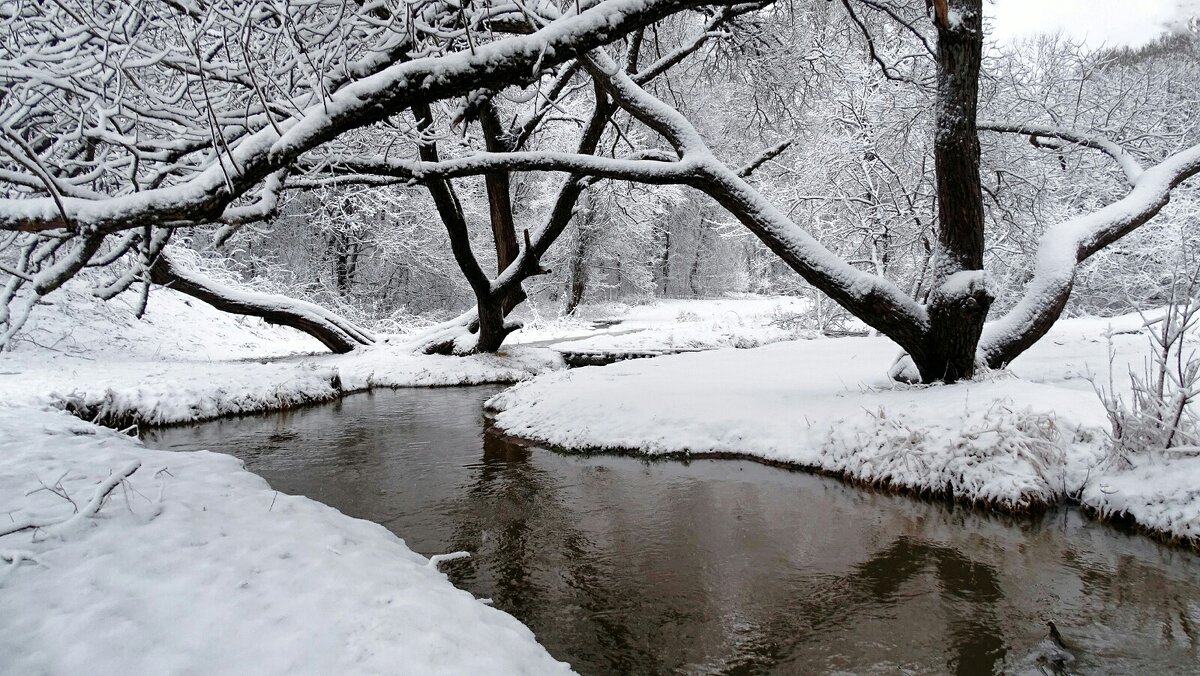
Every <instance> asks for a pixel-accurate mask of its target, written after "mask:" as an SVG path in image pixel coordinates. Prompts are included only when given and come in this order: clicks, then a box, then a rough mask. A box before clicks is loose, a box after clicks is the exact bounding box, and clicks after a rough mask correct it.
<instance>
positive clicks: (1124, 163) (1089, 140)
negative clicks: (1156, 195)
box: [979, 122, 1145, 186]
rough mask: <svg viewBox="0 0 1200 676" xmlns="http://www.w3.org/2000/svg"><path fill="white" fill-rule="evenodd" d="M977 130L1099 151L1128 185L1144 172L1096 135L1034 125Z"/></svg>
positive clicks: (1119, 149) (1125, 153) (1001, 125)
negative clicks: (1117, 168)
mask: <svg viewBox="0 0 1200 676" xmlns="http://www.w3.org/2000/svg"><path fill="white" fill-rule="evenodd" d="M979 129H980V130H981V131H995V132H1002V133H1010V134H1023V135H1027V136H1029V140H1030V143H1032V144H1034V145H1035V146H1037V145H1038V139H1039V138H1054V139H1058V140H1060V141H1066V142H1067V143H1070V144H1072V145H1077V146H1080V147H1081V148H1091V149H1093V150H1099V151H1100V152H1102V153H1105V154H1106V155H1108V156H1109V157H1111V158H1112V159H1113V160H1114V161H1115V162H1116V163H1117V166H1119V167H1120V168H1121V171H1122V172H1123V173H1124V174H1125V180H1126V181H1128V182H1129V185H1131V186H1132V185H1134V184H1136V183H1137V180H1138V177H1139V176H1141V175H1142V172H1143V171H1145V170H1144V169H1143V168H1142V165H1141V163H1140V162H1138V161H1137V159H1136V158H1134V157H1133V155H1130V154H1129V152H1128V151H1126V150H1125V148H1123V147H1121V146H1120V145H1119V144H1117V143H1114V142H1113V141H1111V140H1109V139H1107V138H1105V137H1103V136H1100V135H1097V134H1085V133H1082V132H1078V131H1073V130H1070V129H1061V128H1058V127H1047V126H1042V125H1036V124H1013V123H1007V122H980V123H979Z"/></svg>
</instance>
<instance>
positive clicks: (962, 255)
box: [912, 0, 992, 383]
mask: <svg viewBox="0 0 1200 676" xmlns="http://www.w3.org/2000/svg"><path fill="white" fill-rule="evenodd" d="M982 5H983V3H982V0H948V1H946V2H937V3H935V15H934V23H935V24H936V25H937V30H938V48H937V64H938V91H937V111H936V112H937V129H936V130H935V137H934V150H933V155H934V165H935V170H936V174H937V191H938V246H939V248H940V253H941V255H940V256H939V257H938V269H937V270H936V271H935V274H934V285H933V292H932V293H931V294H930V298H929V306H928V311H929V332H928V336H927V338H926V340H925V342H926V344H927V349H926V350H924V352H923V354H920V355H912V356H913V360H914V362H915V363H916V366H917V369H918V370H919V371H920V372H921V379H922V380H923V381H925V382H931V381H935V380H941V381H944V382H947V383H952V382H954V381H956V380H960V379H963V378H970V377H972V376H974V375H975V362H976V354H975V353H976V348H977V346H978V344H979V337H980V335H981V334H982V333H983V324H984V321H985V320H986V319H987V313H988V309H989V308H990V307H991V304H992V295H991V293H990V292H989V291H988V289H987V284H986V282H985V278H984V274H983V245H984V230H983V222H984V220H983V219H984V213H983V192H982V189H981V188H980V183H979V131H978V129H977V128H976V117H977V111H978V97H979V67H980V61H981V58H982V53H983V24H982V21H983V6H982Z"/></svg>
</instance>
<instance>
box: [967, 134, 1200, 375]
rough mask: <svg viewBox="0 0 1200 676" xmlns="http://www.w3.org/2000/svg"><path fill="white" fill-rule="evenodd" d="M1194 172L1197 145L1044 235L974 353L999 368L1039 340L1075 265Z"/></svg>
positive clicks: (1146, 216) (1135, 223)
mask: <svg viewBox="0 0 1200 676" xmlns="http://www.w3.org/2000/svg"><path fill="white" fill-rule="evenodd" d="M1197 173H1200V145H1196V146H1192V147H1191V148H1188V149H1187V150H1184V151H1182V152H1179V153H1176V154H1174V155H1172V156H1170V157H1168V158H1167V159H1165V160H1163V161H1162V162H1160V163H1159V164H1156V165H1154V166H1152V167H1150V168H1149V169H1147V170H1145V171H1144V172H1142V173H1141V174H1140V175H1139V176H1138V177H1137V178H1136V179H1135V180H1134V181H1133V189H1132V190H1130V191H1129V193H1128V194H1126V195H1125V196H1124V197H1123V198H1121V199H1120V200H1118V201H1116V202H1113V203H1112V204H1109V205H1108V206H1106V207H1104V208H1102V209H1099V210H1098V211H1094V212H1092V213H1088V214H1084V215H1083V216H1079V217H1077V218H1073V219H1071V220H1069V221H1066V222H1065V223H1060V224H1058V225H1055V226H1052V227H1051V228H1050V229H1049V230H1048V231H1046V233H1045V234H1044V235H1043V236H1042V239H1041V242H1040V243H1039V245H1038V250H1037V260H1036V263H1035V266H1034V274H1033V279H1032V280H1030V282H1029V284H1028V286H1027V287H1026V289H1025V291H1024V293H1023V294H1022V296H1021V300H1020V301H1019V302H1018V303H1017V304H1016V306H1015V307H1013V308H1012V309H1011V310H1009V311H1008V313H1007V314H1005V315H1004V316H1003V317H1001V318H1000V319H998V320H996V321H994V322H990V323H988V324H987V326H986V327H985V328H984V333H983V337H982V338H981V339H980V344H979V352H980V354H981V356H982V357H983V358H985V359H986V360H987V363H988V364H989V365H990V366H992V367H993V368H999V367H1001V366H1004V365H1005V364H1008V363H1009V362H1011V361H1012V360H1013V359H1015V358H1016V357H1017V356H1018V355H1020V354H1021V353H1022V352H1024V351H1025V350H1026V349H1027V348H1029V347H1030V346H1031V345H1033V344H1034V343H1035V342H1037V341H1038V339H1040V338H1041V337H1042V336H1044V335H1045V334H1046V332H1047V331H1049V330H1050V327H1051V326H1052V325H1053V324H1054V322H1055V321H1057V319H1058V317H1059V315H1060V314H1061V313H1062V310H1063V308H1064V307H1065V306H1066V303H1067V300H1068V299H1069V298H1070V294H1071V288H1072V286H1073V285H1074V283H1075V273H1076V269H1077V267H1078V265H1079V264H1080V263H1082V262H1083V261H1085V260H1087V259H1088V258H1089V257H1091V256H1092V255H1093V254H1095V253H1096V252H1097V251H1099V250H1100V249H1102V248H1104V247H1106V246H1108V245H1109V244H1111V243H1113V242H1115V241H1116V240H1118V239H1120V238H1122V237H1124V236H1125V235H1127V234H1128V233H1130V232H1132V231H1133V230H1135V229H1137V228H1138V227H1140V226H1142V225H1143V224H1145V223H1146V222H1147V221H1149V220H1150V219H1151V218H1153V217H1154V216H1155V214H1157V213H1158V212H1159V211H1160V210H1161V209H1162V208H1163V207H1164V206H1166V204H1167V202H1169V201H1170V199H1171V191H1172V190H1173V189H1174V188H1175V187H1176V186H1178V185H1179V184H1180V183H1182V182H1184V181H1186V180H1187V179H1189V178H1191V177H1193V176H1195V175H1196V174H1197Z"/></svg>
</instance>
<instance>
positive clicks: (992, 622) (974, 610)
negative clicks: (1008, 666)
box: [847, 536, 1007, 674]
mask: <svg viewBox="0 0 1200 676" xmlns="http://www.w3.org/2000/svg"><path fill="white" fill-rule="evenodd" d="M930 566H932V567H933V572H934V574H935V576H936V577H937V580H938V583H939V584H938V588H939V591H940V592H941V593H942V595H943V596H946V597H950V600H961V601H965V602H966V606H965V607H967V608H968V609H969V612H968V614H967V615H966V616H965V617H960V618H956V620H955V621H953V622H951V623H950V627H949V635H948V636H947V637H946V638H947V641H946V642H947V648H948V649H949V650H950V651H951V653H952V657H951V658H950V660H949V665H948V666H950V667H951V668H953V669H954V671H955V673H958V674H990V673H994V671H995V669H996V667H997V666H998V665H999V664H1000V663H1001V661H1002V660H1003V659H1004V656H1005V654H1006V653H1007V647H1006V646H1005V645H1004V641H1003V639H1002V638H1001V627H1000V626H999V625H998V624H997V622H996V620H997V618H996V616H995V612H994V609H993V607H992V604H994V603H996V602H998V601H1000V600H1002V599H1003V597H1004V594H1003V592H1002V591H1001V589H1000V583H999V580H998V576H997V574H996V571H995V569H993V568H992V567H991V566H989V565H988V564H985V563H980V562H978V561H972V560H971V559H969V558H967V557H966V556H964V555H963V554H962V553H960V552H959V551H958V550H956V549H952V548H950V547H945V546H943V545H939V544H935V543H931V542H927V541H924V540H920V539H917V538H913V537H909V536H901V537H899V538H897V539H896V540H895V541H893V542H892V544H890V545H889V546H887V547H885V548H884V549H881V550H879V551H878V552H876V553H875V554H874V555H873V556H872V557H871V558H870V559H869V560H867V561H866V562H865V563H863V564H861V565H859V566H858V567H857V569H856V570H855V571H854V572H853V573H851V574H850V575H849V576H848V578H847V579H848V581H849V582H850V587H851V589H853V590H855V591H856V592H857V596H858V597H859V598H858V602H859V603H860V604H872V605H873V604H891V603H894V599H895V596H896V594H897V593H898V592H899V590H900V587H901V586H902V585H904V584H905V583H907V582H909V581H910V580H912V579H913V578H915V577H916V576H917V575H920V574H921V573H922V572H924V571H926V570H928V569H929V568H930ZM954 607H956V608H960V607H964V604H961V603H956V604H954Z"/></svg>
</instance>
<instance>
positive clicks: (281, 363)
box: [0, 289, 562, 427]
mask: <svg viewBox="0 0 1200 676" xmlns="http://www.w3.org/2000/svg"><path fill="white" fill-rule="evenodd" d="M56 298H57V299H58V300H57V301H56V302H57V303H58V307H56V308H55V311H53V312H42V313H39V314H37V315H35V316H34V319H33V320H31V322H30V324H29V325H28V326H27V330H26V335H27V336H28V337H27V338H26V339H25V340H24V341H23V342H22V343H20V344H18V345H17V349H16V350H14V351H12V352H5V353H0V392H2V393H3V394H4V395H5V400H7V401H9V402H11V403H26V404H35V405H36V404H41V403H53V404H55V405H57V406H59V407H61V408H69V409H70V410H72V411H75V412H77V413H79V414H80V415H81V417H86V418H87V419H89V420H96V421H98V422H102V423H104V424H107V425H110V426H116V427H125V426H127V425H130V424H139V423H140V424H151V425H161V424H169V423H180V422H189V421H195V420H204V419H207V418H214V417H218V416H222V415H236V414H239V413H250V412H255V411H266V410H277V409H281V408H289V407H292V406H296V405H300V404H304V403H309V402H316V401H327V400H330V399H333V398H335V397H338V396H340V395H342V394H345V393H348V392H354V391H359V390H364V389H368V388H370V387H407V386H439V385H472V384H479V383H491V382H516V381H518V380H522V379H525V378H529V377H531V376H533V375H535V374H537V373H541V372H544V371H548V370H553V369H558V368H562V361H561V359H560V357H559V356H558V354H557V353H555V352H554V351H552V350H548V349H545V348H535V347H528V348H523V347H514V348H512V349H509V350H505V351H504V352H503V353H502V354H497V355H477V356H472V357H467V358H462V357H445V356H438V355H414V354H412V353H411V352H410V351H407V350H405V349H404V348H403V338H401V337H392V336H381V340H380V343H379V344H377V345H373V346H370V347H365V348H361V349H359V350H355V351H354V352H351V353H349V354H344V355H336V354H330V353H329V352H328V350H326V349H325V348H324V347H323V346H322V345H321V344H320V343H319V342H317V341H316V340H315V339H313V338H311V337H309V336H307V335H305V334H302V333H300V332H299V331H294V330H292V329H288V328H284V327H278V326H273V325H270V324H266V323H265V322H263V321H262V320H259V319H255V318H245V317H236V316H233V315H229V314H225V313H222V312H219V311H217V310H214V309H213V308H211V307H210V306H208V305H206V304H204V303H201V302H199V301H194V300H190V299H188V298H187V297H185V296H183V295H182V294H178V293H175V292H172V291H168V290H162V289H160V290H157V291H156V292H155V293H154V295H153V296H152V298H151V302H150V306H149V311H148V312H147V314H146V317H145V318H144V319H140V320H139V319H136V318H134V316H133V314H132V312H131V310H130V303H131V302H132V301H131V300H130V299H129V298H128V297H126V296H122V297H119V298H117V299H115V300H114V301H112V302H111V303H103V302H100V301H98V300H97V299H94V298H91V297H89V296H87V295H86V294H80V293H72V292H70V290H68V292H67V293H61V294H58V295H57V296H56Z"/></svg>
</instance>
